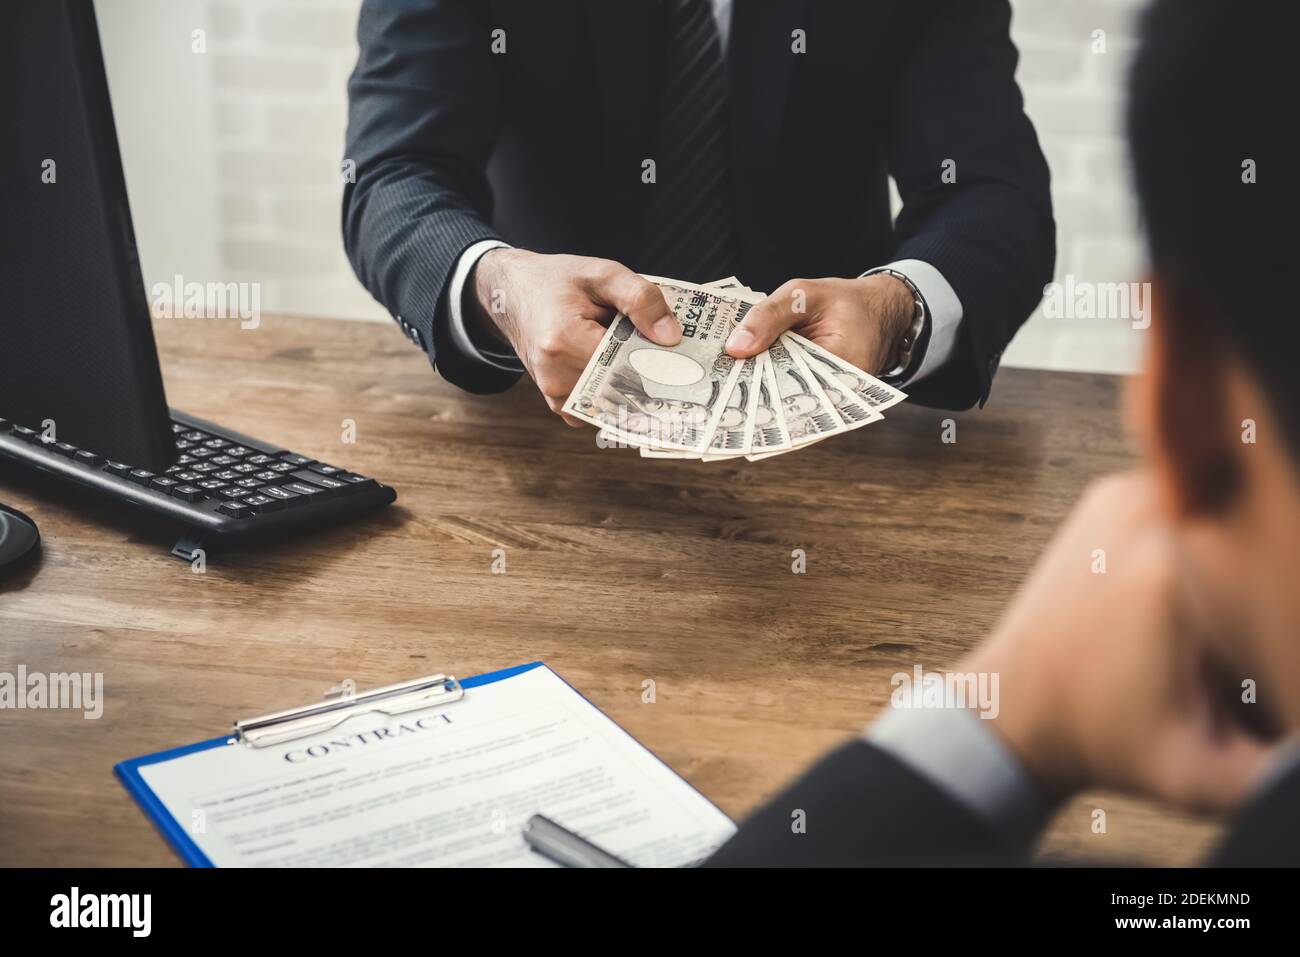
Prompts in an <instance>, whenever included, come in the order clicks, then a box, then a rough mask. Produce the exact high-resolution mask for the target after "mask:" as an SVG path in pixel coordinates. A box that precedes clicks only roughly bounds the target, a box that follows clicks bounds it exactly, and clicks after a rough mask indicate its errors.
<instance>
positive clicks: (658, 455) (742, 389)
mask: <svg viewBox="0 0 1300 957" xmlns="http://www.w3.org/2000/svg"><path fill="white" fill-rule="evenodd" d="M649 278H651V279H654V278H655V277H649ZM704 287H705V288H706V289H733V290H744V291H745V292H752V291H753V290H751V289H749V287H748V286H745V285H744V284H742V283H741V281H740V280H739V279H737V278H736V277H735V276H728V277H727V278H726V279H717V280H715V281H713V282H706V283H704ZM761 358H762V356H761V355H760V356H754V357H753V358H750V359H746V360H745V362H744V364H743V365H742V366H741V367H740V375H739V376H737V378H736V384H735V385H734V386H732V389H731V395H730V396H728V397H727V409H726V411H725V412H723V413H722V418H721V419H720V420H719V421H718V427H717V429H715V430H714V433H713V436H712V438H710V440H709V448H708V450H707V452H706V453H705V454H704V455H703V456H702V458H703V459H704V461H706V462H712V461H717V460H720V459H730V458H736V457H738V456H741V455H744V454H745V453H746V452H748V451H749V443H750V441H751V438H752V436H753V424H754V412H755V408H756V406H757V404H758V392H757V387H758V385H759V384H761V376H759V375H757V374H756V373H757V372H758V371H759V370H758V363H759V360H760V359H761ZM611 438H612V436H609V435H605V439H606V441H609V440H610V439H611ZM641 457H642V458H646V459H699V458H701V456H698V455H693V454H692V453H690V452H675V451H670V450H668V449H652V448H648V447H646V446H642V447H641Z"/></svg>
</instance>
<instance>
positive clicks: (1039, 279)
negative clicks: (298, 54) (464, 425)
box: [343, 0, 1055, 408]
mask: <svg viewBox="0 0 1300 957" xmlns="http://www.w3.org/2000/svg"><path fill="white" fill-rule="evenodd" d="M660 19H661V17H660V14H659V7H658V4H657V3H656V0H617V2H612V0H483V2H473V0H366V2H365V3H364V4H363V6H362V9H361V18H360V24H359V27H358V38H359V41H360V47H361V53H360V58H359V60H358V62H357V66H356V70H355V71H354V73H353V75H352V78H351V81H350V83H349V86H348V90H349V97H350V113H349V122H348V135H347V156H346V158H347V159H350V160H352V161H354V162H355V164H356V166H355V169H356V181H355V183H351V184H349V185H348V186H347V188H346V190H345V193H344V200H343V235H344V243H345V245H346V248H347V251H348V255H349V257H350V258H351V261H352V264H353V267H354V269H355V270H356V273H357V275H358V277H360V279H361V281H362V282H363V283H364V284H365V285H366V287H367V288H368V289H369V290H370V291H371V293H372V294H373V295H374V296H375V297H376V298H377V299H378V300H379V301H380V302H382V303H383V304H384V305H385V306H387V307H388V309H389V310H390V311H392V312H393V313H394V314H395V315H399V316H401V317H402V318H403V320H404V321H405V322H406V323H408V324H409V328H410V329H413V330H414V332H411V333H410V334H411V335H412V337H413V338H416V339H418V340H419V341H420V343H421V345H423V346H424V348H425V349H426V350H427V351H428V353H429V357H430V360H431V361H432V362H434V364H435V365H436V366H437V367H438V368H439V369H440V370H441V371H442V374H443V376H444V377H445V378H447V379H448V380H450V381H452V382H454V383H457V384H459V385H461V386H462V387H464V388H466V389H469V390H470V391H475V392H492V391H499V390H502V389H505V388H507V387H508V386H509V385H511V384H512V382H513V381H514V380H515V378H516V376H513V375H510V374H509V373H500V372H493V371H485V370H484V369H483V368H482V365H481V364H479V363H471V362H468V361H467V360H466V357H465V356H464V355H462V354H460V353H459V351H458V350H457V349H456V348H455V347H454V345H453V344H452V343H451V341H450V338H449V335H448V331H447V312H446V301H445V299H446V287H447V284H448V280H449V278H450V276H451V273H452V271H453V269H454V266H455V264H456V261H457V259H458V258H459V256H460V254H461V253H462V252H463V251H464V250H465V249H466V248H467V247H468V246H470V245H471V244H473V243H474V242H476V241H478V240H482V239H488V238H497V237H500V238H504V239H505V240H506V241H507V242H510V243H512V244H516V245H521V246H526V247H528V248H531V249H535V250H538V251H542V252H568V253H575V254H585V255H595V256H603V257H607V258H611V259H616V260H619V261H621V262H625V263H627V264H628V265H629V266H631V267H632V268H634V269H639V270H642V271H653V269H654V264H653V263H639V262H636V261H635V242H636V238H637V236H638V231H639V228H640V222H641V217H642V215H643V212H644V209H645V206H646V203H647V199H648V197H649V195H650V192H649V191H650V187H647V186H645V185H643V184H642V182H641V169H642V167H641V164H642V161H643V160H644V159H646V158H648V157H652V156H653V143H654V136H655V126H656V124H655V117H656V103H655V98H654V97H655V90H656V89H657V88H658V76H657V74H658V70H659V68H660V61H661V60H662V56H661V50H662V42H661V41H660V40H659V38H658V29H659V26H658V25H659V22H660ZM1009 23H1010V8H1009V5H1008V3H1007V0H851V2H850V0H838V2H836V0H761V2H757V0H736V3H735V9H734V12H733V19H732V25H731V36H730V41H729V44H728V51H727V58H728V71H729V84H730V89H731V93H730V114H729V123H730V134H731V143H732V159H733V184H732V185H733V193H734V198H735V211H736V217H737V223H738V225H739V235H740V243H741V248H740V250H739V256H740V259H741V263H742V269H741V271H740V273H739V275H740V276H741V278H742V279H743V280H745V281H746V282H747V283H748V284H749V285H751V286H753V287H754V288H756V289H774V288H776V287H777V286H778V285H780V284H781V283H783V282H785V281H786V280H789V279H792V278H796V277H806V278H816V277H821V276H856V275H858V274H859V273H861V272H862V271H864V270H865V269H868V268H870V267H872V266H877V265H883V264H885V263H887V262H889V261H891V260H894V259H905V258H916V259H921V260H925V261H926V262H929V263H930V264H932V265H933V266H935V267H936V268H937V269H938V270H939V271H940V272H941V273H942V274H943V275H944V277H945V278H946V279H947V280H948V282H949V283H950V284H951V286H952V287H953V289H954V290H955V291H956V293H957V296H958V297H959V298H960V300H961V303H962V307H963V312H964V319H963V322H962V329H961V335H960V342H959V347H958V349H957V354H956V355H955V356H954V358H953V360H952V361H950V362H948V363H947V364H946V365H945V367H944V368H942V369H941V370H940V371H939V372H938V373H937V374H936V375H935V376H933V377H930V378H928V379H927V381H926V382H925V383H924V384H922V385H920V386H918V387H917V388H916V389H915V390H914V394H913V397H914V398H915V399H916V400H917V401H920V402H924V403H928V404H932V405H939V406H944V407H950V408H965V407H968V406H970V405H972V404H974V403H975V402H981V403H982V402H983V400H984V399H985V398H986V397H987V395H988V391H989V386H990V383H991V380H992V377H993V373H994V371H995V370H996V368H997V364H998V361H999V359H1000V357H1001V355H1002V350H1003V349H1004V347H1005V346H1006V344H1007V343H1008V342H1009V341H1010V339H1011V337H1012V335H1013V334H1014V333H1015V331H1016V330H1017V329H1018V328H1019V326H1020V324H1021V323H1022V322H1024V320H1025V318H1026V317H1027V316H1028V315H1029V313H1030V312H1031V311H1032V310H1033V308H1034V306H1035V305H1036V304H1037V302H1038V301H1039V300H1040V298H1041V296H1042V289H1043V285H1044V284H1045V283H1046V282H1048V281H1049V280H1050V278H1051V275H1052V268H1053V264H1054V260H1055V225H1054V223H1053V221H1052V214H1051V200H1050V197H1049V193H1048V172H1047V166H1046V164H1045V162H1044V161H1043V157H1042V153H1041V151H1040V150H1039V148H1038V142H1037V138H1036V137H1035V135H1034V130H1033V128H1032V126H1031V125H1030V123H1029V120H1028V119H1027V118H1026V117H1025V115H1024V112H1023V110H1022V102H1021V97H1020V92H1019V90H1018V88H1017V87H1016V84H1015V80H1014V72H1015V66H1016V58H1017V55H1016V50H1015V48H1014V47H1013V46H1012V44H1011V40H1010V37H1009V34H1008V30H1009ZM498 29H500V30H504V31H505V32H504V37H503V38H504V41H505V44H506V52H504V53H495V54H494V53H493V52H492V40H493V31H495V30H498ZM796 29H800V30H803V31H805V35H806V42H807V52H806V53H801V54H796V53H793V52H792V51H791V43H792V39H791V36H792V31H794V30H796ZM949 159H951V160H953V161H955V163H956V170H955V171H956V182H955V183H944V182H942V181H941V178H940V174H941V171H942V169H943V164H944V161H945V160H949ZM890 174H892V175H893V176H894V178H895V179H896V180H897V183H898V187H899V192H900V194H901V196H902V199H903V210H902V213H901V215H900V216H899V218H898V221H897V223H896V224H895V223H891V221H890V209H889V193H888V175H890Z"/></svg>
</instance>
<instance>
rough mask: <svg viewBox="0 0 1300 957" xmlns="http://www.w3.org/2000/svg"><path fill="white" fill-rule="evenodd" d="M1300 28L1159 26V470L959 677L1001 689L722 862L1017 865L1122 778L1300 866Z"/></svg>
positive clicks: (1048, 563)
mask: <svg viewBox="0 0 1300 957" xmlns="http://www.w3.org/2000/svg"><path fill="white" fill-rule="evenodd" d="M1297 36H1300V12H1297V10H1296V8H1295V6H1294V5H1291V4H1273V3H1270V2H1266V0H1234V2H1231V3H1229V2H1228V0H1158V2H1156V3H1155V4H1154V5H1153V7H1152V8H1151V9H1150V10H1149V11H1148V13H1147V16H1146V17H1145V19H1144V21H1143V24H1142V29H1141V45H1140V49H1139V51H1138V55H1137V61H1136V65H1135V68H1134V71H1133V74H1132V79H1131V97H1130V106H1129V117H1128V126H1129V138H1130V142H1131V149H1132V156H1133V167H1134V170H1135V173H1136V180H1137V188H1138V194H1139V202H1140V206H1141V209H1142V213H1143V218H1144V220H1145V223H1146V229H1147V234H1148V239H1149V245H1150V253H1151V268H1152V287H1153V292H1154V302H1153V303H1152V304H1150V305H1152V306H1153V309H1152V323H1151V327H1150V332H1149V335H1150V341H1149V342H1148V351H1147V356H1146V367H1145V369H1144V371H1143V374H1142V375H1141V376H1140V377H1139V378H1138V379H1136V380H1135V381H1134V383H1133V390H1132V391H1133V396H1132V399H1133V401H1132V403H1131V410H1132V416H1133V425H1134V430H1135V432H1136V433H1137V435H1138V437H1139V438H1140V440H1141V442H1142V444H1143V446H1144V448H1145V452H1146V464H1145V466H1144V467H1143V468H1142V470H1141V471H1140V472H1138V473H1136V474H1133V475H1129V476H1124V477H1121V478H1116V479H1110V480H1107V481H1105V482H1103V483H1101V484H1099V485H1098V486H1096V487H1095V488H1094V489H1093V490H1092V491H1091V492H1090V493H1089V494H1088V495H1087V496H1086V497H1085V499H1084V500H1083V502H1082V503H1081V504H1080V505H1079V507H1078V509H1077V511H1076V512H1075V514H1074V516H1073V517H1072V518H1071V519H1070V520H1069V521H1068V522H1067V523H1066V525H1065V526H1064V527H1063V528H1062V530H1061V531H1060V533H1059V534H1058V536H1057V538H1056V540H1055V541H1054V542H1053V544H1052V545H1051V547H1050V548H1049V549H1048V551H1047V553H1046V555H1044V557H1043V559H1042V561H1041V562H1040V564H1039V566H1038V568H1037V570H1036V571H1035V572H1034V574H1033V575H1032V576H1031V578H1030V580H1029V581H1028V583H1027V584H1026V586H1025V587H1024V588H1023V590H1022V591H1021V593H1020V595H1019V596H1018V597H1017V598H1016V600H1015V602H1014V603H1013V604H1012V606H1011V608H1010V610H1009V611H1008V613H1007V614H1006V616H1005V617H1004V619H1003V621H1002V622H1001V623H1000V625H999V626H998V627H997V629H996V630H995V632H994V634H993V635H992V636H991V637H990V639H989V640H988V641H987V642H986V643H985V644H984V645H983V646H982V647H980V648H979V649H977V650H976V651H975V652H974V653H973V654H972V655H971V656H970V658H969V659H967V660H966V661H965V662H964V663H963V664H961V665H960V666H959V667H958V671H959V672H961V673H968V674H975V675H979V674H983V675H998V676H999V677H1000V682H999V688H1000V693H999V695H998V698H999V700H998V701H997V703H996V707H994V708H988V709H986V710H985V712H984V713H985V715H988V717H987V718H985V717H981V716H978V715H977V713H976V711H975V710H973V709H964V708H946V709H945V708H929V709H926V708H922V709H917V710H908V709H903V708H888V709H886V713H885V715H884V716H883V717H882V718H880V719H879V720H878V721H877V722H876V724H874V725H873V726H872V727H871V728H870V729H869V730H868V731H867V733H866V734H865V735H864V736H863V737H862V739H861V740H858V741H854V742H853V743H850V744H848V745H846V746H844V747H842V748H840V749H839V750H838V751H836V752H834V753H833V754H831V755H830V756H829V757H827V758H825V759H824V760H823V761H822V762H821V763H819V764H818V765H817V766H815V767H814V768H813V769H812V770H811V771H809V772H808V773H807V774H806V775H805V776H804V777H802V778H801V779H800V780H798V781H797V782H796V783H795V784H793V785H792V786H791V787H790V788H789V789H788V790H786V791H785V792H784V793H782V794H780V795H778V796H777V797H776V798H774V799H773V800H772V801H771V802H770V803H768V804H767V806H766V807H764V808H763V809H761V810H760V811H759V812H758V813H757V814H755V815H754V816H753V817H752V818H751V819H750V820H749V821H748V822H746V823H745V824H744V825H743V826H742V827H741V828H740V830H739V832H738V833H737V834H736V835H735V836H734V837H733V838H732V840H731V841H730V842H729V843H727V844H726V845H724V846H723V847H722V848H721V849H720V851H719V852H718V853H717V855H716V856H715V857H714V858H713V859H712V863H714V864H717V865H737V864H795V865H800V864H870V863H900V864H903V863H906V864H916V863H958V864H960V863H977V862H985V863H992V862H1014V861H1020V860H1024V859H1025V855H1026V852H1027V849H1028V848H1029V846H1030V845H1031V843H1032V841H1033V839H1034V837H1035V836H1036V834H1037V833H1038V831H1039V829H1040V828H1041V826H1042V824H1043V822H1044V821H1045V820H1046V819H1047V817H1048V816H1049V814H1050V812H1051V811H1052V809H1053V808H1054V806H1055V805H1056V804H1057V802H1059V801H1061V800H1063V799H1064V798H1066V797H1067V796H1069V795H1070V794H1072V793H1075V792H1076V791H1078V790H1080V789H1083V788H1090V787H1108V788H1116V789H1121V790H1125V791H1129V792H1132V793H1136V794H1140V795H1146V796H1149V797H1153V798H1156V799H1161V800H1164V801H1167V802H1172V803H1174V804H1176V805H1179V806H1183V807H1188V808H1194V809H1215V810H1226V811H1229V812H1231V819H1230V822H1229V826H1228V830H1227V836H1226V838H1225V839H1224V841H1223V842H1222V844H1221V845H1220V846H1219V847H1218V849H1217V850H1216V851H1215V852H1214V854H1213V856H1212V858H1211V863H1214V864H1220V865H1241V864H1289V865H1293V866H1294V865H1296V864H1300V589H1297V588H1296V569H1297V568H1300V376H1297V375H1296V371H1295V365H1296V355H1297V354H1298V350H1300V324H1297V322H1296V319H1295V291H1294V284H1295V279H1294V273H1295V264H1294V261H1293V260H1294V250H1295V242H1294V236H1293V232H1294V223H1295V220H1296V218H1297V216H1300V187H1298V186H1297V183H1296V177H1295V176H1294V174H1293V171H1292V169H1291V163H1292V158H1293V156H1294V133H1293V131H1292V128H1291V124H1290V122H1289V121H1288V120H1287V118H1286V117H1285V116H1282V115H1279V114H1276V113H1275V112H1274V110H1275V104H1274V101H1273V100H1272V99H1271V98H1270V97H1269V96H1268V95H1267V91H1276V90H1281V89H1291V88H1294V85H1295V83H1294V66H1293V60H1294V56H1293V51H1292V50H1291V45H1292V44H1293V43H1294V42H1295V38H1296V37H1297ZM1098 550H1101V551H1102V552H1103V553H1104V554H1103V560H1104V565H1103V566H1101V568H1100V571H1101V573H1098V572H1099V568H1098V565H1097V558H1098V554H1097V552H1098ZM905 700H906V699H904V701H905ZM792 819H801V820H802V825H801V828H792V826H791V824H792ZM1085 826H1086V825H1085Z"/></svg>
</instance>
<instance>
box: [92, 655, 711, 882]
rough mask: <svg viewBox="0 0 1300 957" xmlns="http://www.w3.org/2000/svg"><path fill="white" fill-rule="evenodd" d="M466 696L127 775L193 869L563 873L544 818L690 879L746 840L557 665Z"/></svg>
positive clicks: (209, 744)
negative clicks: (537, 844) (541, 832)
mask: <svg viewBox="0 0 1300 957" xmlns="http://www.w3.org/2000/svg"><path fill="white" fill-rule="evenodd" d="M450 680H451V681H453V682H454V680H455V679H450ZM459 686H460V688H463V696H461V697H459V698H458V699H457V700H454V701H451V702H449V703H440V704H435V705H434V706H432V707H428V708H423V709H420V710H413V711H408V712H405V713H397V714H387V713H383V712H382V711H378V710H361V711H359V712H358V713H356V714H354V715H352V716H348V717H344V718H343V719H342V720H341V721H340V723H337V724H336V725H334V726H333V727H331V728H328V729H327V730H323V731H317V732H316V733H312V734H308V735H306V736H301V737H294V738H291V739H288V740H282V741H275V739H274V738H273V739H272V740H273V742H274V743H267V744H262V745H260V746H256V747H254V746H252V745H251V744H250V743H249V742H248V741H247V740H239V739H237V738H236V737H233V736H225V737H221V738H215V739H212V740H210V741H205V742H201V743H199V744H194V745H189V746H186V747H182V748H176V749H174V750H172V751H165V752H162V753H160V754H154V755H149V756H146V757H142V758H134V759H132V760H130V761H125V762H123V763H122V764H120V765H118V766H117V769H116V770H117V773H118V775H119V777H120V778H121V779H122V781H123V783H124V784H125V786H126V787H127V789H128V790H129V791H131V793H132V794H133V796H135V797H136V799H137V800H138V801H139V802H140V804H141V806H142V807H143V808H144V809H145V811H146V813H148V814H149V816H150V817H151V818H153V820H154V822H155V823H156V824H157V825H158V827H159V829H160V830H161V831H162V832H163V834H164V836H165V837H167V839H168V840H169V841H171V843H172V845H173V846H174V847H175V848H176V850H177V851H178V853H180V855H181V856H182V857H183V858H184V859H185V860H186V861H187V862H188V863H191V864H194V865H197V866H217V867H332V866H349V865H357V866H367V867H373V866H394V867H491V866H507V867H546V866H553V865H551V864H550V862H548V861H547V860H546V859H545V858H543V857H541V856H540V855H538V854H536V853H534V852H533V851H531V850H530V849H529V848H528V847H527V845H526V844H525V843H524V841H523V838H522V836H521V829H522V827H523V825H524V822H525V821H527V820H528V818H529V817H530V816H532V815H533V814H537V813H540V814H544V815H546V816H547V817H549V818H551V819H552V820H554V821H556V822H557V823H559V824H561V825H563V826H564V827H566V828H568V829H569V830H570V831H573V832H574V833H576V834H579V835H581V836H582V837H584V838H586V839H587V840H589V841H591V842H593V843H595V844H597V845H599V846H601V847H602V848H604V849H605V850H607V851H609V852H611V853H613V854H615V855H617V856H619V857H621V858H623V859H624V860H626V861H628V862H629V863H631V864H633V865H635V866H640V867H680V866H688V865H691V864H694V863H696V862H698V861H699V860H701V859H702V858H704V857H707V856H708V854H709V853H710V852H711V851H712V850H713V849H714V848H716V847H718V845H720V844H721V843H722V842H723V841H725V840H726V839H727V837H729V836H730V835H731V833H732V832H733V831H734V830H735V826H734V825H733V824H732V822H731V820H730V819H729V818H728V817H727V816H726V815H725V814H723V813H722V811H720V810H719V809H718V808H717V807H716V806H714V805H713V804H712V803H711V802H710V801H709V800H708V799H707V798H705V797H704V796H703V795H702V794H700V793H699V792H698V791H696V790H695V789H694V788H692V787H691V786H690V785H689V784H687V783H686V781H685V780H683V779H682V778H681V777H679V776H678V775H677V774H676V773H675V772H674V771H673V770H672V769H671V768H669V767H668V766H667V765H666V764H664V763H663V762H662V761H660V760H659V759H658V758H657V757H655V755H654V754H652V753H651V752H650V751H649V750H647V749H646V748H645V747H644V746H643V745H642V744H640V743H639V742H638V741H637V740H636V739H635V738H633V737H632V736H631V735H629V734H628V733H627V732H626V731H624V730H623V729H622V728H621V727H619V726H618V725H617V724H616V723H615V722H614V721H613V720H611V719H610V718H609V717H607V716H606V715H605V714H604V713H602V712H601V711H600V710H599V709H598V708H596V707H595V706H594V705H592V704H591V703H590V702H589V701H587V700H586V699H585V698H583V697H582V695H580V694H579V693H578V692H577V691H575V690H574V689H573V688H572V687H570V686H569V685H568V684H566V683H565V682H564V680H563V679H561V678H560V677H559V676H558V675H556V674H555V672H553V671H551V669H550V668H548V667H546V665H544V664H541V663H540V662H539V663H534V664H531V665H522V666H520V667H518V668H511V669H507V670H505V671H500V672H494V673H492V674H489V675H482V676H479V677H477V678H468V679H465V680H464V681H462V682H459Z"/></svg>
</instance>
